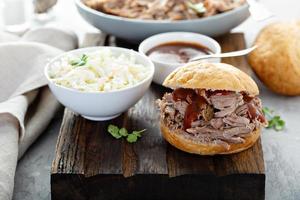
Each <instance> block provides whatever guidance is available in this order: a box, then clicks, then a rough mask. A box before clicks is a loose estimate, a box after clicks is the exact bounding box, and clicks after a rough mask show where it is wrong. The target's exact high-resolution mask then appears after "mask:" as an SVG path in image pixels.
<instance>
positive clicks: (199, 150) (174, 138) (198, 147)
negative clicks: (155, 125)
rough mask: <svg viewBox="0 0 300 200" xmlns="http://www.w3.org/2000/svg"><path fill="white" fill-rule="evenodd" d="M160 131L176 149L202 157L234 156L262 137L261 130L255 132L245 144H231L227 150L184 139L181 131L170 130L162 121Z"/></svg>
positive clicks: (222, 147)
mask: <svg viewBox="0 0 300 200" xmlns="http://www.w3.org/2000/svg"><path fill="white" fill-rule="evenodd" d="M160 129H161V132H162V135H163V137H164V138H165V139H166V140H167V141H168V142H169V143H170V144H171V145H173V146H174V147H176V148H178V149H180V150H182V151H185V152H188V153H193V154H200V155H216V154H232V153H238V152H241V151H244V150H246V149H248V148H250V147H251V146H253V145H254V144H255V142H256V141H257V139H258V138H259V136H260V129H258V130H255V131H253V132H252V133H251V134H249V135H250V136H249V137H247V138H245V142H244V143H240V144H229V145H230V148H229V149H226V148H225V147H224V146H222V145H219V144H204V143H199V142H195V141H193V140H192V139H189V138H186V137H184V135H182V134H181V133H179V130H176V131H172V130H170V129H169V128H168V127H167V126H166V125H165V123H164V122H163V121H162V120H161V122H160Z"/></svg>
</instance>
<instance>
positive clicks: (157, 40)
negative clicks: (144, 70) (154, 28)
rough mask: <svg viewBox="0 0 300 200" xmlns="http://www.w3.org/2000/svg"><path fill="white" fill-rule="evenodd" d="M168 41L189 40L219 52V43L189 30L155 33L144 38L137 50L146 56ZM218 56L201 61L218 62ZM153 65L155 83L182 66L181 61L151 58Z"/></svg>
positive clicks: (159, 82)
mask: <svg viewBox="0 0 300 200" xmlns="http://www.w3.org/2000/svg"><path fill="white" fill-rule="evenodd" d="M168 42H190V43H196V44H197V43H198V44H201V45H203V46H206V47H208V48H209V49H210V50H211V51H212V52H213V53H221V47H220V45H219V43H218V42H217V41H216V40H214V39H212V38H210V37H208V36H206V35H202V34H198V33H191V32H168V33H161V34H157V35H153V36H151V37H149V38H147V39H145V40H144V41H143V42H142V43H141V44H140V46H139V52H140V53H142V54H144V55H145V56H147V55H146V54H147V52H148V51H149V50H150V49H152V48H154V47H156V46H159V45H161V44H164V43H168ZM220 61H221V60H220V58H211V59H206V60H203V62H220ZM152 62H153V63H154V65H155V73H154V77H153V81H154V82H155V83H157V84H160V85H162V83H163V82H164V80H165V78H166V77H167V76H168V75H169V74H170V73H171V72H172V71H174V70H175V69H176V68H178V67H180V66H182V65H183V64H182V63H167V62H162V61H157V60H152Z"/></svg>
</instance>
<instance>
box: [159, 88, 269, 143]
mask: <svg viewBox="0 0 300 200" xmlns="http://www.w3.org/2000/svg"><path fill="white" fill-rule="evenodd" d="M181 90H182V91H180V92H181V93H182V94H184V95H182V94H179V95H178V94H174V92H173V93H166V94H165V95H164V96H163V98H162V100H158V105H159V107H160V110H161V117H162V119H163V120H164V122H165V123H166V125H167V126H168V127H169V128H170V129H173V130H181V133H182V134H184V135H185V136H186V137H189V138H192V139H196V140H197V141H199V142H202V143H216V144H221V145H223V146H224V147H226V148H229V144H230V143H243V142H244V141H245V138H246V137H248V136H249V135H250V134H251V133H252V132H253V131H254V130H255V129H257V128H259V127H260V126H262V125H263V124H264V123H265V119H264V116H263V114H262V112H261V110H262V107H261V101H260V99H259V98H258V97H251V98H250V97H248V96H247V94H243V93H236V92H228V91H227V92H224V91H220V92H216V91H215V92H211V91H205V90H195V91H194V94H193V93H192V92H191V91H188V93H186V90H184V89H181ZM174 95H177V96H179V97H180V98H179V97H178V98H177V97H176V98H175V97H174ZM195 95H196V96H197V97H195ZM198 96H200V97H201V98H203V99H205V103H202V105H200V108H201V110H198V113H196V114H197V115H196V118H195V119H194V118H193V120H192V121H191V120H190V121H189V122H190V126H188V127H186V124H187V123H186V120H189V119H190V118H191V117H190V116H191V115H192V116H194V113H192V114H189V113H188V112H196V111H195V109H194V108H193V109H194V110H193V109H192V110H189V106H191V105H193V104H195V101H199V97H198ZM245 96H246V98H245ZM197 98H198V100H197ZM196 104H197V103H196ZM253 109H254V110H253ZM254 115H255V116H254Z"/></svg>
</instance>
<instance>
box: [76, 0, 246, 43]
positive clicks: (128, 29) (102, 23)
mask: <svg viewBox="0 0 300 200" xmlns="http://www.w3.org/2000/svg"><path fill="white" fill-rule="evenodd" d="M74 1H75V4H76V7H77V9H78V11H79V13H80V14H81V15H82V17H83V18H84V19H85V20H86V21H87V22H89V23H90V24H92V25H93V26H95V27H97V28H99V29H100V30H102V31H104V32H106V33H109V34H112V35H115V36H117V37H119V38H123V39H126V40H129V41H131V42H137V41H141V40H143V39H145V38H147V37H149V36H151V35H154V34H157V33H163V32H171V31H185V32H196V33H201V34H204V35H208V36H217V35H221V34H224V33H227V32H229V31H230V30H231V29H232V28H234V27H236V26H238V25H239V24H241V23H242V22H243V21H244V20H246V19H247V18H248V17H249V15H250V14H249V11H248V4H245V5H243V6H241V7H238V8H236V9H233V10H230V11H228V12H224V13H221V14H217V15H214V16H211V17H205V18H199V19H193V20H178V21H167V20H141V19H129V18H124V17H118V16H114V15H109V14H105V13H103V12H100V11H97V10H94V9H91V8H89V7H87V6H86V5H84V3H82V0H74Z"/></svg>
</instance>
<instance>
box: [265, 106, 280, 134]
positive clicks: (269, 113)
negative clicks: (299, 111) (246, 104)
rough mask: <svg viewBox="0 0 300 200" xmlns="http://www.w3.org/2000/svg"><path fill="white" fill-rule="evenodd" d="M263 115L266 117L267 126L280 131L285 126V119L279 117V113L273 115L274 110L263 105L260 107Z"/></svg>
mask: <svg viewBox="0 0 300 200" xmlns="http://www.w3.org/2000/svg"><path fill="white" fill-rule="evenodd" d="M262 111H263V113H264V115H265V116H266V118H267V119H268V126H267V128H273V129H275V130H276V131H281V130H283V129H284V127H285V121H284V120H282V119H281V117H280V116H279V115H275V116H273V113H274V111H273V110H271V109H269V108H267V107H264V108H263V109H262Z"/></svg>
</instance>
